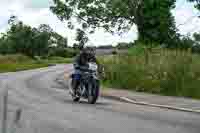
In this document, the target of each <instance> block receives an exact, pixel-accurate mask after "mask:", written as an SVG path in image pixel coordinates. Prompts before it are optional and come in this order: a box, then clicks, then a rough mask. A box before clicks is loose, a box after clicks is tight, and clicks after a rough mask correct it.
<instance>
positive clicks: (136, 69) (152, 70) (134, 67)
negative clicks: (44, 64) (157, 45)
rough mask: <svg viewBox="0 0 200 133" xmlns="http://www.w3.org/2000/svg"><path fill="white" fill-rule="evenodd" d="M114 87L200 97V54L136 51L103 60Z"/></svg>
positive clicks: (109, 79)
mask: <svg viewBox="0 0 200 133" xmlns="http://www.w3.org/2000/svg"><path fill="white" fill-rule="evenodd" d="M102 62H103V63H104V65H105V72H106V79H105V83H106V84H107V85H109V86H111V87H115V88H121V89H130V90H135V91H139V92H149V93H155V94H161V95H172V96H183V97H193V98H200V55H195V54H191V52H190V51H178V50H177V51H171V50H167V49H157V50H153V51H150V50H147V49H140V54H138V53H137V54H135V52H133V51H132V50H131V51H130V52H129V54H128V55H116V56H112V57H109V58H104V59H102Z"/></svg>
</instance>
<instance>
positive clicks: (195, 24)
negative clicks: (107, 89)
mask: <svg viewBox="0 0 200 133" xmlns="http://www.w3.org/2000/svg"><path fill="white" fill-rule="evenodd" d="M51 4H53V2H52V0H0V32H5V31H6V29H7V26H8V25H7V21H8V19H9V17H10V16H11V15H16V16H18V17H19V19H20V20H22V21H23V22H24V23H26V24H29V25H31V26H34V27H37V26H38V25H40V24H49V25H50V26H51V27H52V28H53V29H54V30H55V31H56V32H58V33H59V34H61V35H63V36H65V37H68V39H69V43H70V44H73V42H74V36H75V31H70V30H69V29H67V26H66V25H65V24H63V23H62V22H60V20H58V18H57V17H56V16H55V15H54V14H53V13H51V12H50V10H49V6H50V5H51ZM172 12H173V14H174V16H175V19H176V23H177V26H178V28H179V30H180V33H181V34H184V35H186V34H188V33H193V32H200V18H197V17H194V16H197V14H199V13H198V11H197V10H196V9H194V7H193V4H188V3H187V2H186V0H178V1H177V7H176V9H175V10H173V11H172ZM180 24H184V25H180ZM136 38H137V30H136V27H133V28H132V29H131V31H129V32H128V33H126V34H124V35H122V36H118V35H111V34H109V33H105V32H104V31H103V30H102V29H100V30H98V31H96V33H95V34H93V35H90V42H91V43H92V44H93V45H106V44H116V43H117V42H130V41H133V40H134V39H136Z"/></svg>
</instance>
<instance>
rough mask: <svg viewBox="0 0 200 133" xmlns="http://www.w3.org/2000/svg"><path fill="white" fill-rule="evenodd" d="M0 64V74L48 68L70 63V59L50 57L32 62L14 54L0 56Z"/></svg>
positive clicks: (25, 57) (27, 58)
mask: <svg viewBox="0 0 200 133" xmlns="http://www.w3.org/2000/svg"><path fill="white" fill-rule="evenodd" d="M0 62H1V64H0V73H3V72H16V71H22V70H29V69H36V68H42V67H48V66H51V65H55V64H66V63H71V62H72V59H70V58H62V57H51V58H49V59H40V60H33V59H31V58H29V57H27V56H24V55H20V54H16V55H6V56H2V55H0Z"/></svg>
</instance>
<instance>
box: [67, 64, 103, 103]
mask: <svg viewBox="0 0 200 133" xmlns="http://www.w3.org/2000/svg"><path fill="white" fill-rule="evenodd" d="M72 79H74V80H79V81H80V83H79V86H78V88H77V90H76V95H74V94H73V93H72V92H73V91H72ZM69 85H70V94H71V96H72V99H73V101H74V102H78V101H80V98H84V99H87V100H88V103H90V104H95V103H96V101H97V99H98V97H99V89H100V80H99V77H98V66H97V64H96V63H88V69H87V71H85V72H82V73H81V74H72V75H71V83H70V84H69Z"/></svg>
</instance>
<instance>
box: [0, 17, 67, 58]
mask: <svg viewBox="0 0 200 133" xmlns="http://www.w3.org/2000/svg"><path fill="white" fill-rule="evenodd" d="M9 24H10V28H9V29H8V31H7V33H5V34H2V36H1V37H0V54H4V55H5V54H16V53H21V54H24V55H26V56H29V57H31V58H34V57H35V56H39V57H42V58H44V57H48V56H49V54H50V52H52V47H53V48H54V49H56V50H57V49H66V48H67V39H66V38H64V37H62V36H61V35H59V34H58V33H56V32H54V31H53V29H52V28H51V27H50V26H49V25H46V24H41V25H40V26H39V27H38V28H32V27H30V26H28V25H25V24H23V22H21V21H18V20H17V17H15V16H11V18H10V20H9ZM56 52H57V51H56ZM56 52H55V53H56ZM60 52H61V53H59V52H57V54H58V55H59V54H60V55H63V54H65V53H63V52H65V51H60ZM67 54H69V53H67ZM65 57H66V54H65Z"/></svg>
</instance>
